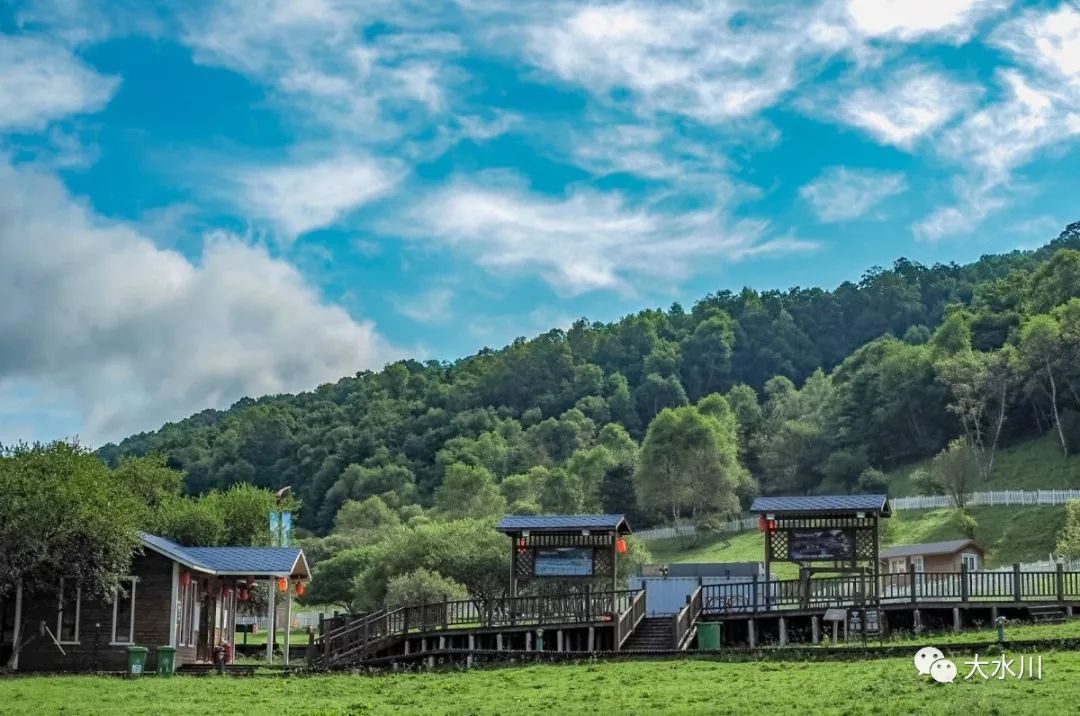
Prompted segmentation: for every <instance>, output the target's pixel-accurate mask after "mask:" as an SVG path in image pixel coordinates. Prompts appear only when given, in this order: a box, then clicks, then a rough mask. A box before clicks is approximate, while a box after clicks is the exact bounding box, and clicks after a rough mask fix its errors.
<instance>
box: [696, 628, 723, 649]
mask: <svg viewBox="0 0 1080 716" xmlns="http://www.w3.org/2000/svg"><path fill="white" fill-rule="evenodd" d="M720 627H721V624H720V622H702V623H701V624H698V630H697V648H698V649H701V650H703V651H716V650H719V649H720Z"/></svg>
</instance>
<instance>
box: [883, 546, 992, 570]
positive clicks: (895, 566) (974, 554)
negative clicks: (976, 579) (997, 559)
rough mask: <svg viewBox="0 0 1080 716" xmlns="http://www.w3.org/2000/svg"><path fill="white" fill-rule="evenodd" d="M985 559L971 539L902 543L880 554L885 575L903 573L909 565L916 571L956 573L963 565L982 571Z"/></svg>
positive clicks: (984, 554) (982, 552)
mask: <svg viewBox="0 0 1080 716" xmlns="http://www.w3.org/2000/svg"><path fill="white" fill-rule="evenodd" d="M985 556H986V551H985V550H984V549H983V548H982V547H980V546H979V545H978V544H976V542H975V540H972V539H956V540H949V541H947V542H927V543H924V544H902V545H897V546H895V547H890V548H888V549H884V550H882V551H881V566H882V571H883V572H885V573H887V574H890V573H891V574H899V573H903V572H907V571H908V569H910V567H911V566H912V565H914V567H915V571H916V572H959V571H960V570H961V569H962V568H963V567H964V566H967V570H968V571H969V572H974V571H977V570H980V569H982V568H983V560H984V558H985Z"/></svg>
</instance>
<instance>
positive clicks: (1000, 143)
mask: <svg viewBox="0 0 1080 716" xmlns="http://www.w3.org/2000/svg"><path fill="white" fill-rule="evenodd" d="M991 41H992V42H993V44H995V45H997V46H998V47H1000V48H1001V49H1003V50H1004V51H1006V52H1008V53H1010V54H1011V55H1012V56H1013V57H1014V58H1015V60H1016V62H1017V66H1016V67H1014V68H1009V69H999V70H998V72H997V75H996V79H997V83H998V85H999V87H1000V95H999V96H998V97H997V98H996V99H995V100H994V101H992V102H990V103H989V104H987V105H985V106H983V107H981V108H980V109H978V110H977V111H975V112H972V113H971V114H969V115H968V116H967V117H966V118H965V119H964V120H963V122H961V123H960V124H958V125H957V126H955V127H953V128H951V129H950V130H948V131H947V132H946V133H945V134H944V135H943V137H942V141H941V143H940V145H939V151H940V152H941V154H942V155H943V156H944V157H945V158H946V159H949V160H951V161H952V162H954V163H955V164H956V165H957V166H960V167H962V168H963V169H965V170H966V176H965V178H964V180H963V181H962V182H960V183H959V184H958V186H960V187H961V188H960V190H959V191H958V192H957V193H958V201H957V204H956V205H955V206H944V207H940V208H939V209H937V210H935V211H934V212H933V213H932V214H931V215H930V216H929V217H927V218H926V219H925V220H923V221H922V222H920V223H919V224H917V225H916V226H915V232H916V235H917V236H919V237H922V238H928V239H936V238H941V237H943V236H948V235H950V234H957V233H965V232H967V231H970V230H971V229H972V228H974V227H975V226H976V225H977V224H978V222H979V221H981V220H983V219H985V218H986V217H987V216H989V215H990V214H991V213H993V212H994V211H997V210H999V209H1000V208H1001V207H1002V206H1004V205H1005V204H1006V203H1007V199H1006V198H1005V197H1004V195H1003V191H1004V190H1007V189H1009V188H1011V187H1012V185H1013V183H1014V180H1013V173H1014V172H1016V171H1017V170H1018V169H1020V168H1021V167H1023V166H1024V165H1026V164H1027V163H1029V162H1031V161H1032V160H1034V159H1035V158H1037V157H1038V156H1039V155H1040V154H1041V153H1043V152H1045V151H1047V150H1050V149H1052V148H1054V147H1058V146H1063V145H1064V144H1065V143H1066V142H1067V141H1068V140H1070V139H1073V138H1075V137H1077V136H1080V49H1078V48H1080V9H1078V8H1076V7H1072V6H1069V5H1068V4H1063V5H1062V6H1061V7H1060V8H1058V9H1056V10H1050V11H1040V10H1032V11H1028V12H1025V13H1023V14H1021V15H1020V16H1018V17H1017V18H1015V19H1013V20H1010V21H1008V22H1006V23H1004V24H1002V25H1001V26H1000V27H998V28H997V29H996V30H995V31H994V32H993V34H992V36H991Z"/></svg>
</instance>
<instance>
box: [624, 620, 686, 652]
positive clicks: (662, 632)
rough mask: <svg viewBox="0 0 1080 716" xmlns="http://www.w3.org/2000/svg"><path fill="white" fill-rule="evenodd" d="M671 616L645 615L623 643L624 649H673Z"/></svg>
mask: <svg viewBox="0 0 1080 716" xmlns="http://www.w3.org/2000/svg"><path fill="white" fill-rule="evenodd" d="M674 648H675V646H674V645H673V644H672V633H671V617H669V616H665V617H645V618H644V619H642V620H641V623H640V624H638V625H637V628H636V629H634V633H633V634H631V635H630V638H629V639H627V640H626V643H625V644H623V651H671V650H672V649H674Z"/></svg>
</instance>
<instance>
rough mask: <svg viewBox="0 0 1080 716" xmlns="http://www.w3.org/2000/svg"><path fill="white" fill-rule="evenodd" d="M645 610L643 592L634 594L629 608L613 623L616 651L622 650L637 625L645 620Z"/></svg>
mask: <svg viewBox="0 0 1080 716" xmlns="http://www.w3.org/2000/svg"><path fill="white" fill-rule="evenodd" d="M645 610H646V605H645V590H644V589H642V590H640V591H638V592H637V593H635V594H634V597H633V599H631V600H630V607H629V608H628V609H626V611H623V612H620V613H619V617H618V620H617V621H616V622H615V650H616V651H618V650H619V649H621V648H622V645H623V644H625V643H626V640H627V639H629V638H630V635H631V634H633V633H634V629H636V628H637V625H638V624H640V623H641V620H642V619H644V618H645Z"/></svg>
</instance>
